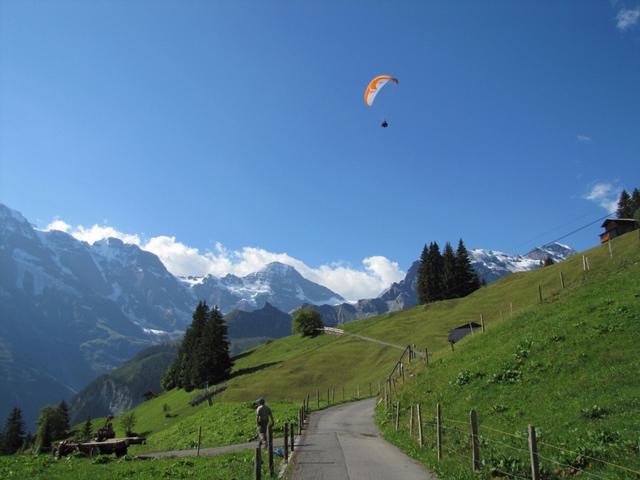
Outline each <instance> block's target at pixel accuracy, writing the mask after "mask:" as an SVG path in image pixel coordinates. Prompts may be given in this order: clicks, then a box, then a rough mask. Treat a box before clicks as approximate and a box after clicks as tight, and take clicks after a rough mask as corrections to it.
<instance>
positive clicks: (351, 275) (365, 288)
mask: <svg viewBox="0 0 640 480" xmlns="http://www.w3.org/2000/svg"><path fill="white" fill-rule="evenodd" d="M46 230H62V231H64V232H67V233H70V234H71V235H73V236H74V237H76V238H77V239H78V240H83V241H85V242H88V243H91V244H93V243H95V242H96V241H98V240H101V239H103V238H107V237H115V238H119V239H120V240H122V241H123V242H125V243H132V244H134V245H138V246H139V247H140V248H142V249H143V250H147V251H149V252H151V253H153V254H155V255H157V256H158V258H160V260H161V261H162V263H164V265H165V267H166V268H167V270H169V271H170V272H171V273H173V274H174V275H183V276H189V275H194V276H201V275H207V274H212V275H214V276H217V277H222V276H224V275H227V274H229V273H231V274H233V275H238V276H245V275H248V274H249V273H253V272H257V271H259V270H262V269H263V268H264V267H265V266H266V265H267V264H269V263H272V262H280V263H284V264H286V265H291V266H292V267H294V268H295V269H296V270H297V271H298V272H300V274H301V275H302V276H303V277H305V278H306V279H308V280H311V281H312V282H316V283H319V284H320V285H324V286H325V287H327V288H329V289H331V290H333V291H334V292H336V293H339V294H340V295H342V296H343V297H344V298H345V299H347V300H358V299H361V298H371V297H375V296H377V295H378V294H379V293H380V292H381V291H382V290H384V289H385V288H387V287H389V285H391V283H393V282H398V281H400V280H402V279H403V278H404V276H405V272H403V271H402V270H400V267H399V266H398V263H397V262H393V261H391V260H389V259H388V258H386V257H383V256H372V257H367V258H364V259H363V260H362V268H360V269H356V268H352V267H351V266H349V265H344V264H342V263H339V262H338V263H332V264H328V265H320V266H318V267H315V268H314V267H310V266H308V265H307V264H306V263H304V262H303V261H302V260H299V259H297V258H294V257H292V256H290V255H289V254H287V253H274V252H269V251H267V250H265V249H262V248H257V247H244V248H242V249H240V250H229V249H227V248H225V247H224V246H223V245H222V244H220V243H216V245H215V249H214V251H205V252H201V251H200V250H198V249H197V248H194V247H190V246H188V245H185V244H184V243H182V242H179V241H177V240H176V238H175V237H170V236H166V235H160V236H157V237H152V238H151V239H149V240H148V241H144V240H143V239H141V237H140V236H139V235H136V234H128V233H124V232H120V231H118V230H116V229H115V228H113V227H109V226H106V225H93V226H92V227H89V228H85V227H83V226H82V225H79V226H77V227H71V226H70V225H69V224H67V223H65V222H63V221H62V220H55V221H53V222H51V223H50V224H49V226H47V228H46Z"/></svg>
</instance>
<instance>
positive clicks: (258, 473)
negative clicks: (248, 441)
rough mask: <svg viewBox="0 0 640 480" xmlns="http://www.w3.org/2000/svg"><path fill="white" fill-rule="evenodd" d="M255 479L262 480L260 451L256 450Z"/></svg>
mask: <svg viewBox="0 0 640 480" xmlns="http://www.w3.org/2000/svg"><path fill="white" fill-rule="evenodd" d="M254 466H255V478H256V480H260V479H261V478H262V449H261V448H260V447H257V448H256V461H255V464H254Z"/></svg>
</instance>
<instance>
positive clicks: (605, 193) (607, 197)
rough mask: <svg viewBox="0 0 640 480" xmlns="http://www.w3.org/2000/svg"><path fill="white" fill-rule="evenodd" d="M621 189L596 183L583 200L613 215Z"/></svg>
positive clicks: (609, 184)
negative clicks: (593, 203)
mask: <svg viewBox="0 0 640 480" xmlns="http://www.w3.org/2000/svg"><path fill="white" fill-rule="evenodd" d="M621 190H622V188H620V187H619V186H615V185H613V184H612V183H606V182H601V183H596V184H595V185H594V186H593V187H591V190H590V191H589V193H587V194H586V195H585V196H584V198H585V199H586V200H591V201H592V202H596V203H597V204H598V205H600V206H601V207H602V208H604V209H605V210H607V212H609V213H613V212H615V211H616V209H617V208H618V197H619V196H620V191H621Z"/></svg>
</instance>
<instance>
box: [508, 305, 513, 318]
mask: <svg viewBox="0 0 640 480" xmlns="http://www.w3.org/2000/svg"><path fill="white" fill-rule="evenodd" d="M509 308H510V309H511V315H512V316H513V302H509Z"/></svg>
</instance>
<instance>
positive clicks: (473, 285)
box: [455, 239, 480, 297]
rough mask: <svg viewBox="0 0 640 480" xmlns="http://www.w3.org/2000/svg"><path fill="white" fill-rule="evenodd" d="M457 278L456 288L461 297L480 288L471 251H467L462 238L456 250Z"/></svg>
mask: <svg viewBox="0 0 640 480" xmlns="http://www.w3.org/2000/svg"><path fill="white" fill-rule="evenodd" d="M455 279H456V282H455V283H456V290H457V293H458V296H460V297H465V296H467V295H469V294H470V293H471V292H474V291H475V290H477V289H478V288H480V280H479V279H478V275H477V274H476V272H475V270H474V269H473V266H472V265H471V260H470V259H469V252H467V249H466V247H465V246H464V242H463V241H462V239H460V241H459V242H458V249H457V250H456V274H455Z"/></svg>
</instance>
